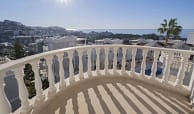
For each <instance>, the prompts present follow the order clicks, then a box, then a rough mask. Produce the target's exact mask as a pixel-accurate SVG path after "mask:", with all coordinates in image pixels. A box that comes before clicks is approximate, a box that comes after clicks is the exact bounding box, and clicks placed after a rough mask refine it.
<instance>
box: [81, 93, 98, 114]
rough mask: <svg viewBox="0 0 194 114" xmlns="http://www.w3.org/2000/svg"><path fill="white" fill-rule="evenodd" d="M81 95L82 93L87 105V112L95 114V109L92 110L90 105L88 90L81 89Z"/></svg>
mask: <svg viewBox="0 0 194 114" xmlns="http://www.w3.org/2000/svg"><path fill="white" fill-rule="evenodd" d="M83 95H84V98H85V101H86V104H87V106H88V112H89V114H96V113H95V111H94V108H93V106H92V103H91V99H90V97H89V94H88V91H87V90H84V91H83Z"/></svg>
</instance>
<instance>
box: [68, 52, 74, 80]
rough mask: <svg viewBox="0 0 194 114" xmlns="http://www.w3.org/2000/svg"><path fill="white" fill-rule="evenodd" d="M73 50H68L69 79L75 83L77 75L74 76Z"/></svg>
mask: <svg viewBox="0 0 194 114" xmlns="http://www.w3.org/2000/svg"><path fill="white" fill-rule="evenodd" d="M73 52H74V51H73V50H70V51H68V57H69V81H70V83H74V81H75V77H74V68H73Z"/></svg>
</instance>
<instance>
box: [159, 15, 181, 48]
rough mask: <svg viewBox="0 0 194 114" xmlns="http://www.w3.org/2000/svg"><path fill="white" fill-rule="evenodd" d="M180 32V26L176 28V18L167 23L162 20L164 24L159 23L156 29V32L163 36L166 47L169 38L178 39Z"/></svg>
mask: <svg viewBox="0 0 194 114" xmlns="http://www.w3.org/2000/svg"><path fill="white" fill-rule="evenodd" d="M181 31H182V26H178V23H177V19H176V18H174V19H173V18H171V19H170V21H169V22H168V21H167V20H166V19H164V22H163V23H161V25H160V27H159V28H158V32H160V34H165V44H166V45H167V43H168V40H169V38H170V37H178V36H179V34H180V33H181Z"/></svg>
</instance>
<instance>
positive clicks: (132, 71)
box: [131, 48, 137, 75]
mask: <svg viewBox="0 0 194 114" xmlns="http://www.w3.org/2000/svg"><path fill="white" fill-rule="evenodd" d="M136 53H137V48H132V61H131V73H132V75H133V74H134V73H135V58H136Z"/></svg>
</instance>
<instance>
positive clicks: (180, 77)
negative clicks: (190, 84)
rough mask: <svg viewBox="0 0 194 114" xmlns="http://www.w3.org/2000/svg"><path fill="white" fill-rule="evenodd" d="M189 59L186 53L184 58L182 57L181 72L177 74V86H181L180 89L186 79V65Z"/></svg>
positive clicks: (183, 55)
mask: <svg viewBox="0 0 194 114" xmlns="http://www.w3.org/2000/svg"><path fill="white" fill-rule="evenodd" d="M188 59H189V55H188V54H186V53H183V54H182V57H181V63H180V67H179V71H178V73H177V78H176V82H175V86H179V87H180V86H182V83H183V79H184V77H185V70H186V68H185V67H186V66H185V64H186V63H188Z"/></svg>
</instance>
